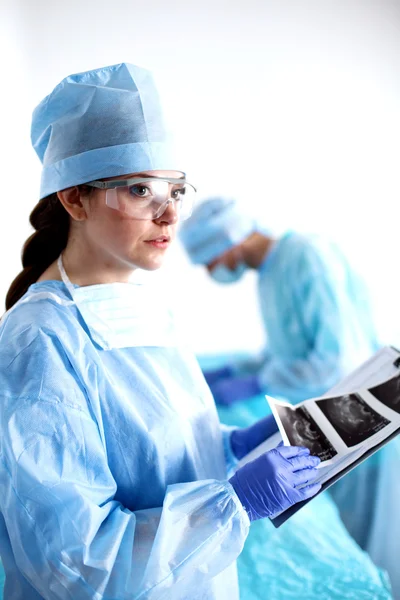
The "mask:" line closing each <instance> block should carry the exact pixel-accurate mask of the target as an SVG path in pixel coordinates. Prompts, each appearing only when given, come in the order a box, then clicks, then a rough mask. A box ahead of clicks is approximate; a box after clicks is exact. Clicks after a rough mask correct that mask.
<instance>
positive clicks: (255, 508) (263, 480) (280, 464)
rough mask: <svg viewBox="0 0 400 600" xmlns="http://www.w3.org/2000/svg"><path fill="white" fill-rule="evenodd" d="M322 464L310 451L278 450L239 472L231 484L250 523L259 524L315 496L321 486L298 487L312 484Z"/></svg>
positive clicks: (289, 448)
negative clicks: (263, 519)
mask: <svg viewBox="0 0 400 600" xmlns="http://www.w3.org/2000/svg"><path fill="white" fill-rule="evenodd" d="M320 462H321V461H320V459H319V458H318V457H317V456H311V455H310V451H309V450H308V448H302V447H298V446H278V448H274V449H273V450H270V451H269V452H265V454H262V455H261V456H259V457H258V458H256V459H255V460H253V461H251V462H249V463H247V464H246V465H244V466H243V467H242V468H240V469H238V470H237V471H236V473H235V474H234V475H233V477H231V478H230V480H229V481H230V483H231V484H232V486H233V488H234V490H235V492H236V494H237V495H238V497H239V500H240V501H241V503H242V504H243V506H244V508H245V509H246V512H247V514H248V515H249V518H250V521H256V520H257V519H262V518H264V517H271V516H273V515H275V514H277V513H279V512H281V511H283V510H285V509H287V508H289V506H292V505H293V504H295V503H296V502H300V501H301V500H306V499H307V498H310V497H311V496H313V495H314V494H316V493H317V492H318V491H319V490H320V489H321V485H320V484H311V485H307V486H305V487H303V488H301V489H298V488H297V487H296V486H298V485H302V484H305V483H309V482H312V480H313V479H315V477H316V476H317V474H318V471H317V469H316V468H315V467H316V466H317V465H318V464H319V463H320Z"/></svg>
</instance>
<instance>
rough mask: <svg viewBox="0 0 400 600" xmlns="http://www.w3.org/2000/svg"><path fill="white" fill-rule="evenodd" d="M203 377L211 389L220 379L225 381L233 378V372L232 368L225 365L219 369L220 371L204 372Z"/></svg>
mask: <svg viewBox="0 0 400 600" xmlns="http://www.w3.org/2000/svg"><path fill="white" fill-rule="evenodd" d="M203 375H204V377H205V380H206V381H207V383H208V385H209V386H210V387H211V386H212V385H214V383H216V382H217V381H220V380H221V379H227V378H231V377H233V376H234V371H233V369H232V367H229V366H228V365H226V366H225V367H221V368H220V369H215V370H214V371H204V372H203Z"/></svg>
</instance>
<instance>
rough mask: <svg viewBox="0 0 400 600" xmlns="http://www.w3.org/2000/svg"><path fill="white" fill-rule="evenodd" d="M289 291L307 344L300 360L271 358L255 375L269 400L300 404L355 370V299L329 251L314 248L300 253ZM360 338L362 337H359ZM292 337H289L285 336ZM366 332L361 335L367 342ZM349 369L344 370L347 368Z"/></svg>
mask: <svg viewBox="0 0 400 600" xmlns="http://www.w3.org/2000/svg"><path fill="white" fill-rule="evenodd" d="M293 276H295V277H296V279H295V281H294V283H293V288H294V295H295V305H296V311H297V321H298V325H299V326H300V327H301V331H300V333H299V334H297V335H303V336H304V337H305V339H306V340H307V341H308V344H309V352H308V354H307V356H306V357H305V358H304V359H302V360H291V359H290V358H288V359H282V358H277V357H274V356H271V357H270V358H269V360H268V361H266V363H265V365H264V367H262V368H261V369H260V372H259V377H258V380H259V384H260V387H261V388H262V389H263V391H265V393H267V394H270V395H271V396H283V397H288V398H290V399H293V400H302V399H304V398H309V397H312V396H318V395H321V394H323V393H324V392H326V390H327V389H329V388H330V387H332V386H333V385H334V384H335V383H336V382H337V380H338V379H339V378H340V377H341V374H342V373H343V368H346V362H347V363H348V367H349V366H350V367H351V366H353V364H352V362H353V361H354V356H353V355H354V353H355V352H357V350H356V344H357V340H358V338H359V336H360V332H359V327H358V323H354V322H353V316H354V314H355V310H354V305H355V304H356V303H358V301H359V300H358V298H357V297H351V296H350V295H349V291H348V290H347V289H346V286H347V282H346V280H345V278H346V277H347V272H345V270H344V267H343V266H342V264H341V262H340V261H339V260H338V259H337V258H336V257H335V254H334V253H333V252H331V253H328V254H326V255H324V253H323V251H322V250H321V254H318V252H317V251H316V250H315V249H314V248H313V247H310V248H308V249H307V250H306V251H305V252H303V254H302V256H301V260H300V261H299V262H298V264H297V269H296V273H293ZM361 334H362V335H363V333H362V332H361ZM289 335H290V334H289ZM367 335H368V332H364V337H367ZM348 367H347V368H348Z"/></svg>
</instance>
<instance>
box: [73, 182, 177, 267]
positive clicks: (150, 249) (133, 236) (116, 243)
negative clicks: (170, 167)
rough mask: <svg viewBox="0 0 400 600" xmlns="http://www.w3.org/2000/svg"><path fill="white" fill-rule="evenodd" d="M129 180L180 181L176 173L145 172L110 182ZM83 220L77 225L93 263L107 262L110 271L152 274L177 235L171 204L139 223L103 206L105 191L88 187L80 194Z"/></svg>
mask: <svg viewBox="0 0 400 600" xmlns="http://www.w3.org/2000/svg"><path fill="white" fill-rule="evenodd" d="M130 177H135V178H139V177H159V178H163V177H173V178H183V174H182V173H181V172H178V171H147V172H145V173H134V174H126V175H123V176H121V177H114V178H112V179H128V178H130ZM81 202H82V204H83V208H84V211H85V219H84V220H83V221H82V222H80V223H79V226H80V227H79V229H80V231H79V232H78V231H76V233H77V234H78V235H81V234H82V233H83V235H84V242H85V245H86V246H88V247H89V248H90V254H92V252H93V254H94V255H95V256H96V260H97V259H98V258H101V260H103V261H106V263H107V264H106V265H105V266H106V267H107V268H109V269H113V268H116V269H128V270H133V269H135V268H140V269H145V270H148V271H152V270H155V269H158V268H159V267H160V266H161V265H162V263H163V261H164V257H165V254H166V251H167V250H168V248H169V247H170V245H171V243H172V241H173V240H174V238H175V235H176V227H177V223H178V214H177V212H176V209H175V204H174V203H173V202H171V203H169V204H168V207H167V209H166V210H165V212H164V214H163V215H161V216H160V217H159V218H156V219H154V220H139V219H135V218H132V217H131V216H129V215H128V214H126V213H125V212H121V211H120V210H117V209H115V208H111V207H110V206H108V205H107V204H106V190H99V189H95V188H91V193H90V194H88V195H87V196H85V195H81Z"/></svg>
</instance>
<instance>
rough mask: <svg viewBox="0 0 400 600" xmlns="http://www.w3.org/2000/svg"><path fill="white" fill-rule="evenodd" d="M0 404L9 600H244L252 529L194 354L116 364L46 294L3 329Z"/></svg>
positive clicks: (55, 290)
mask: <svg viewBox="0 0 400 600" xmlns="http://www.w3.org/2000/svg"><path fill="white" fill-rule="evenodd" d="M0 397H1V401H0V429H1V436H0V555H1V558H2V561H3V565H4V569H5V572H6V583H5V591H4V598H5V600H11V599H12V600H28V599H29V600H36V599H40V598H45V599H46V600H67V599H68V600H71V599H74V600H75V599H79V600H85V599H89V598H90V599H91V600H101V599H103V600H105V599H107V600H111V599H113V600H128V599H129V600H133V599H139V598H140V599H141V600H144V599H153V598H157V599H161V598H162V599H164V598H168V599H169V600H173V599H175V598H179V599H182V598H190V599H193V600H195V599H200V598H201V599H202V600H206V599H207V600H208V599H210V600H211V599H214V598H215V599H218V600H222V599H224V598H226V599H229V600H234V599H237V598H238V586H237V573H236V564H235V559H236V558H237V556H238V555H239V553H240V552H241V550H242V547H243V544H244V541H245V539H246V537H247V534H248V530H249V519H248V517H247V515H246V513H245V511H244V509H243V507H242V506H241V504H240V502H239V500H238V498H237V496H236V494H235V492H234V491H233V488H232V486H231V485H230V484H229V482H228V481H227V462H226V461H227V459H229V458H230V457H229V456H228V455H227V456H225V455H224V444H223V441H224V439H225V441H226V439H227V438H226V436H225V438H224V434H223V433H221V428H220V424H219V420H218V417H217V413H216V410H215V406H214V403H213V399H212V396H211V394H210V392H209V389H208V387H207V385H206V383H205V381H204V379H203V377H202V374H201V371H200V369H199V367H198V364H197V361H196V360H195V358H194V357H193V356H192V355H191V354H190V353H187V352H186V350H185V349H182V348H181V347H178V346H176V347H168V348H167V347H157V346H152V347H126V348H119V349H112V350H105V349H104V348H102V347H101V346H99V345H98V344H95V343H94V342H93V340H92V338H91V336H90V333H89V330H88V329H87V327H86V325H85V322H84V321H83V320H82V318H81V315H80V314H79V312H78V310H77V307H76V305H75V304H74V303H73V302H72V301H71V299H70V297H69V295H68V292H67V291H66V288H65V287H64V284H63V283H62V282H57V281H50V282H42V283H38V284H35V285H33V286H31V287H30V288H29V290H28V292H27V294H26V295H25V296H24V297H23V298H22V299H21V301H20V302H19V303H18V304H17V305H15V307H13V309H12V310H11V311H9V313H8V314H6V316H5V317H4V318H3V321H2V323H1V326H0ZM225 446H226V444H225Z"/></svg>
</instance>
